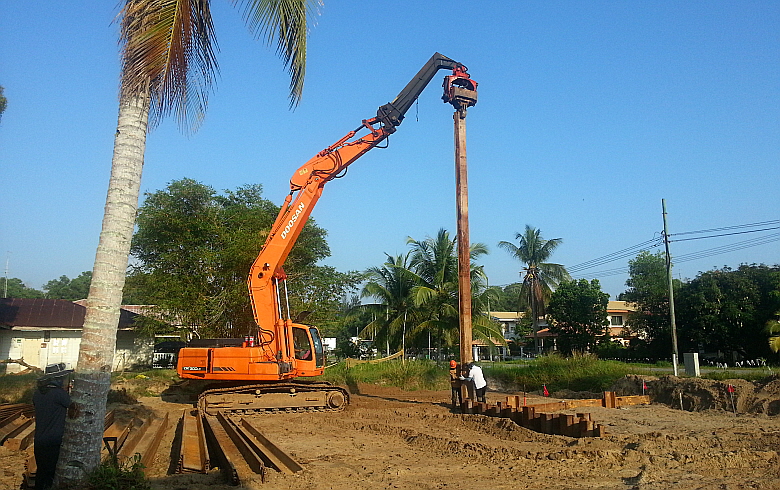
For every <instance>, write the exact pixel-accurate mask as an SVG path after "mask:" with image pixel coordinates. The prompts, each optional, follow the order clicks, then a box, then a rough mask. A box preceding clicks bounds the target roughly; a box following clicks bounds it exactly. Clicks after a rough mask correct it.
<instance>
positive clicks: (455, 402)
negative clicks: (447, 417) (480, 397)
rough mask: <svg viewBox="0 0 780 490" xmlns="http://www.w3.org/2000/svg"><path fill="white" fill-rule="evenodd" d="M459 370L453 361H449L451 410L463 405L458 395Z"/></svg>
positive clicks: (459, 383) (461, 397)
mask: <svg viewBox="0 0 780 490" xmlns="http://www.w3.org/2000/svg"><path fill="white" fill-rule="evenodd" d="M460 379H461V376H460V368H459V367H458V363H457V362H455V359H452V360H450V387H451V388H452V408H453V409H458V408H460V407H461V405H463V396H462V395H461V393H460V386H461V381H460Z"/></svg>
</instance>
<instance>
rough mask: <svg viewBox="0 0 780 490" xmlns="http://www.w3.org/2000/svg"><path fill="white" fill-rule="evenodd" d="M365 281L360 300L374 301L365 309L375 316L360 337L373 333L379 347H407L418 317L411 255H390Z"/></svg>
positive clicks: (368, 272) (367, 275) (371, 270)
mask: <svg viewBox="0 0 780 490" xmlns="http://www.w3.org/2000/svg"><path fill="white" fill-rule="evenodd" d="M366 278H367V281H366V284H365V285H364V286H363V290H362V291H361V297H363V298H373V299H374V300H375V302H374V303H369V304H366V305H363V306H362V308H363V309H365V310H368V311H370V312H371V313H372V314H373V315H372V318H373V319H372V321H371V323H369V324H368V325H366V326H365V328H364V329H363V330H362V331H361V332H360V335H361V336H366V335H367V334H369V332H370V333H371V335H372V336H373V338H374V341H375V342H376V343H377V345H381V344H382V343H385V344H387V345H390V346H391V348H392V349H394V350H397V349H399V348H403V347H405V344H406V330H407V326H408V325H413V324H414V318H413V316H414V315H415V314H416V313H417V310H416V309H415V308H414V300H413V297H412V289H413V288H414V286H415V285H416V278H415V275H414V273H412V272H411V271H410V270H409V254H408V253H407V254H406V255H398V256H397V257H393V256H391V255H387V260H386V261H385V263H384V265H383V266H382V267H371V268H369V269H368V270H367V271H366Z"/></svg>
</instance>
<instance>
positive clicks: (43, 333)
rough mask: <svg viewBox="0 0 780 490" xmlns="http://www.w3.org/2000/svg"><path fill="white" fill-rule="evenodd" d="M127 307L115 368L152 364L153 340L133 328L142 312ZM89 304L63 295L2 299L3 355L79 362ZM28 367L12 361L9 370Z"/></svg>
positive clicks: (36, 361)
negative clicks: (63, 298) (83, 328)
mask: <svg viewBox="0 0 780 490" xmlns="http://www.w3.org/2000/svg"><path fill="white" fill-rule="evenodd" d="M131 308H132V307H123V309H122V311H121V313H120V318H119V329H118V331H117V338H116V351H115V353H114V366H113V369H114V370H120V369H124V368H129V367H130V366H132V365H134V364H151V360H152V348H153V341H152V340H151V339H148V338H142V337H139V336H137V335H136V333H135V331H134V330H133V328H132V325H133V321H134V319H135V317H136V316H137V315H138V313H137V312H133V311H131ZM85 313H86V308H85V307H84V306H83V305H81V304H78V302H72V301H67V300H61V299H22V298H3V299H0V359H17V360H18V359H23V360H24V362H26V363H27V364H30V365H31V366H36V367H39V368H41V369H42V368H43V367H45V366H46V365H48V364H54V363H58V362H64V363H65V364H66V366H67V368H68V369H72V368H74V367H75V366H76V362H77V360H78V354H79V346H80V345H81V329H82V327H83V325H84V316H85ZM23 369H25V368H24V367H23V366H21V365H19V364H13V363H10V364H8V365H7V367H6V372H9V373H12V372H19V371H21V370H23Z"/></svg>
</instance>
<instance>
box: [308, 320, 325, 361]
mask: <svg viewBox="0 0 780 490" xmlns="http://www.w3.org/2000/svg"><path fill="white" fill-rule="evenodd" d="M309 332H311V340H312V343H313V344H314V356H315V357H314V358H315V359H316V360H317V367H325V351H324V350H323V348H322V339H321V338H320V332H319V331H318V330H317V329H316V328H314V327H309Z"/></svg>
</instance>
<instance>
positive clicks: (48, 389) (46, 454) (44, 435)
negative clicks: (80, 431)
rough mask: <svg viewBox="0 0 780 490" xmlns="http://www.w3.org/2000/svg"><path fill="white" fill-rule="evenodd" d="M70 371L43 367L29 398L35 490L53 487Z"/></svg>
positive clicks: (63, 427)
mask: <svg viewBox="0 0 780 490" xmlns="http://www.w3.org/2000/svg"><path fill="white" fill-rule="evenodd" d="M71 372H72V371H70V370H68V371H66V370H65V364H64V363H60V364H52V365H49V366H46V374H45V375H44V376H43V377H41V378H40V379H39V380H38V389H37V390H35V393H34V394H33V405H35V449H34V452H35V463H36V466H37V467H38V468H37V470H36V473H35V490H47V489H49V488H51V486H52V484H53V483H54V471H55V470H56V468H57V460H58V459H59V457H60V445H62V436H63V434H64V432H65V415H66V414H67V411H68V407H69V406H70V395H68V392H67V391H65V390H64V389H63V381H64V380H65V377H66V376H67V375H68V374H69V373H71Z"/></svg>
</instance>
